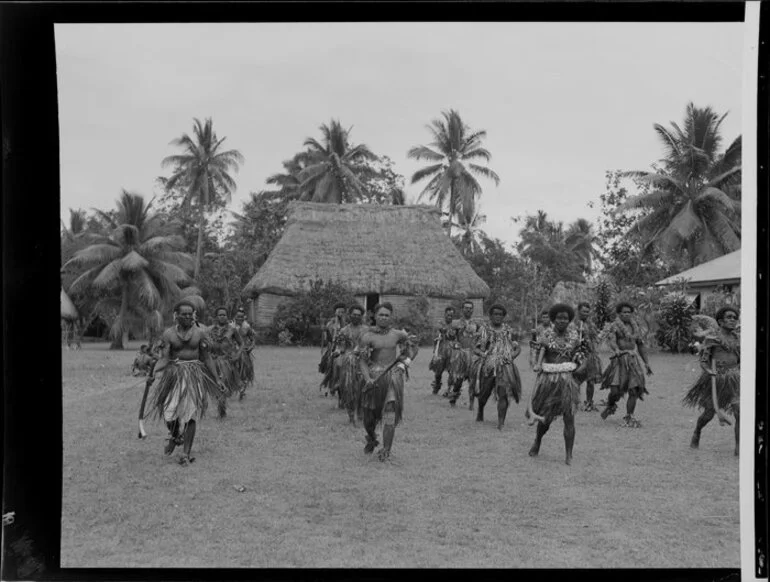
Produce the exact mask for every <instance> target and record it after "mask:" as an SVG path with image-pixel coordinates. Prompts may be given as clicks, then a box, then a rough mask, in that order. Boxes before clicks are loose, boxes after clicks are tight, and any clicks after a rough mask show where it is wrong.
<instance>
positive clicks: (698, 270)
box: [655, 249, 741, 285]
mask: <svg viewBox="0 0 770 582" xmlns="http://www.w3.org/2000/svg"><path fill="white" fill-rule="evenodd" d="M740 278H741V250H740V249H738V250H737V251H734V252H732V253H728V254H726V255H722V256H721V257H718V258H716V259H714V260H712V261H707V262H705V263H702V264H700V265H698V266H697V267H693V268H692V269H687V270H686V271H682V272H681V273H679V274H677V275H672V276H671V277H667V278H666V279H663V280H662V281H658V282H657V283H655V284H656V285H671V284H672V283H674V282H675V281H677V280H679V279H687V281H688V282H690V283H706V282H709V283H711V282H714V283H719V282H722V281H729V280H736V279H737V280H739V279H740Z"/></svg>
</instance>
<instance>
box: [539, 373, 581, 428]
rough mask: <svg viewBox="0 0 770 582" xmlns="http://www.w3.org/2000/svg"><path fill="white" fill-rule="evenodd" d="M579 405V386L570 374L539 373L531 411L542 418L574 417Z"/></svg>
mask: <svg viewBox="0 0 770 582" xmlns="http://www.w3.org/2000/svg"><path fill="white" fill-rule="evenodd" d="M579 404H580V385H579V384H578V383H577V382H576V381H575V378H574V377H573V375H572V372H540V373H538V375H537V378H536V379H535V387H534V388H533V394H532V411H533V412H534V413H535V414H538V415H540V416H542V417H543V418H546V419H548V418H554V417H557V416H561V415H563V414H565V412H566V413H568V414H572V415H574V414H575V412H577V409H578V405H579Z"/></svg>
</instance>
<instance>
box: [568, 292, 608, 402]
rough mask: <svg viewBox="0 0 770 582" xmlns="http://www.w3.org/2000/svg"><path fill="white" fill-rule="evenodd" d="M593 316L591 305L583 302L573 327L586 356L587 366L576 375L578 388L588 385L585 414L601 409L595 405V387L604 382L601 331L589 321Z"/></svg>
mask: <svg viewBox="0 0 770 582" xmlns="http://www.w3.org/2000/svg"><path fill="white" fill-rule="evenodd" d="M590 315H591V305H590V304H589V303H587V302H585V301H581V302H580V303H578V306H577V317H576V318H575V320H574V321H573V322H572V325H573V326H574V327H575V331H577V334H578V339H579V340H580V342H581V343H582V349H583V351H584V352H585V354H586V361H585V366H584V367H583V369H582V372H581V373H580V374H578V373H575V380H576V381H577V383H578V386H579V385H580V384H582V383H583V382H585V383H586V399H585V402H583V410H584V411H585V412H598V411H599V409H598V408H597V407H596V405H595V404H594V385H595V384H601V382H602V361H601V360H600V359H599V354H598V353H597V350H598V347H599V346H598V345H597V342H598V338H599V330H598V329H597V328H596V325H595V324H594V322H592V321H591V320H590V319H589V316H590Z"/></svg>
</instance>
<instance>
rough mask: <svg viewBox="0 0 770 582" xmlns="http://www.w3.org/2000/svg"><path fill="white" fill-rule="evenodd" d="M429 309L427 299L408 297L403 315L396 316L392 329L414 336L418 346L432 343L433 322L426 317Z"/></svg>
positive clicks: (423, 297)
mask: <svg viewBox="0 0 770 582" xmlns="http://www.w3.org/2000/svg"><path fill="white" fill-rule="evenodd" d="M429 307H430V303H429V301H428V298H427V297H425V296H422V295H418V296H416V297H410V298H409V299H407V301H406V310H405V313H403V314H397V315H398V317H396V320H395V322H394V323H393V327H395V328H396V329H403V330H406V331H407V332H409V333H411V334H414V335H416V336H417V338H418V340H419V342H420V345H427V344H430V343H431V342H432V341H433V322H432V320H431V318H430V317H428V309H429Z"/></svg>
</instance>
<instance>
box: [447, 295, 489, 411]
mask: <svg viewBox="0 0 770 582" xmlns="http://www.w3.org/2000/svg"><path fill="white" fill-rule="evenodd" d="M453 326H454V328H455V334H456V338H457V341H458V342H459V343H460V349H459V350H455V351H454V352H453V353H452V354H451V355H450V359H449V376H450V378H452V384H450V386H449V389H451V393H450V396H449V404H450V406H454V405H455V403H456V402H457V399H458V398H459V397H460V391H461V390H462V386H463V382H464V381H465V380H468V400H469V401H470V404H469V405H470V409H471V410H473V397H474V388H473V386H472V383H473V379H472V377H471V367H472V366H473V361H474V360H473V352H474V349H475V348H476V341H477V340H478V334H479V331H480V329H481V326H480V324H479V322H477V321H476V320H474V319H473V302H472V301H465V302H464V303H463V313H462V317H461V318H460V319H456V320H455V321H454V322H453Z"/></svg>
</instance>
